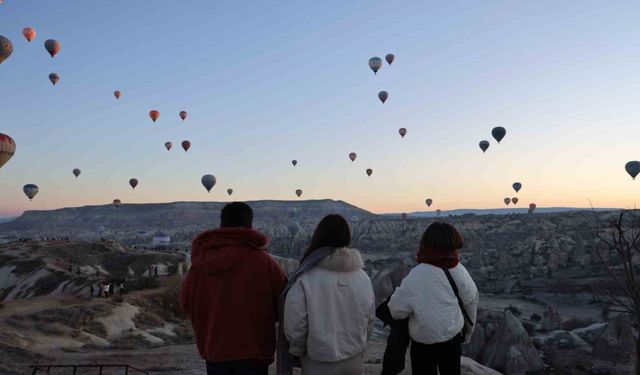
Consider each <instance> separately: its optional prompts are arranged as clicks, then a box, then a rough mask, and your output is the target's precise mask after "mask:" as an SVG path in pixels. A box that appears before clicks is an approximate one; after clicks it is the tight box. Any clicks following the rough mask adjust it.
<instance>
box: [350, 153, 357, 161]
mask: <svg viewBox="0 0 640 375" xmlns="http://www.w3.org/2000/svg"><path fill="white" fill-rule="evenodd" d="M357 157H358V154H356V153H355V152H352V153H350V154H349V159H351V161H356V158H357Z"/></svg>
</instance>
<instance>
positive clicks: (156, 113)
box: [149, 109, 160, 122]
mask: <svg viewBox="0 0 640 375" xmlns="http://www.w3.org/2000/svg"><path fill="white" fill-rule="evenodd" d="M149 117H151V120H152V121H153V122H156V121H157V120H158V119H159V118H160V111H157V110H155V109H152V110H151V111H149Z"/></svg>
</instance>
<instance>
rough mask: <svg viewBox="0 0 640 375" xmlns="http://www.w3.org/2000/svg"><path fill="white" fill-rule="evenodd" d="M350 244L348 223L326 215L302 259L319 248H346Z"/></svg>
mask: <svg viewBox="0 0 640 375" xmlns="http://www.w3.org/2000/svg"><path fill="white" fill-rule="evenodd" d="M350 243H351V229H349V223H347V221H346V220H345V219H344V218H343V217H342V216H340V215H327V216H325V217H324V219H322V220H320V223H319V224H318V227H317V228H316V231H315V232H314V233H313V237H311V244H309V247H308V248H307V250H306V251H305V252H304V255H303V259H304V258H306V257H307V256H308V255H309V254H311V253H312V252H313V251H315V250H317V249H319V248H321V247H346V246H349V244H350Z"/></svg>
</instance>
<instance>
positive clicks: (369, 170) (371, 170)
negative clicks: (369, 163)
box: [367, 168, 373, 177]
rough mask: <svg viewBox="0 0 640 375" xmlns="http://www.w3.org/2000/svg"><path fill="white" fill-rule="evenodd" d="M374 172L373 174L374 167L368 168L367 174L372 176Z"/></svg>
mask: <svg viewBox="0 0 640 375" xmlns="http://www.w3.org/2000/svg"><path fill="white" fill-rule="evenodd" d="M372 174H373V169H371V168H369V169H367V176H369V177H371V175H372Z"/></svg>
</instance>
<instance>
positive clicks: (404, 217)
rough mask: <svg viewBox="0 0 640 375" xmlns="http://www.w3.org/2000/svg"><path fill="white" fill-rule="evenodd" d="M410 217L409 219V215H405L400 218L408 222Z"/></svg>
mask: <svg viewBox="0 0 640 375" xmlns="http://www.w3.org/2000/svg"><path fill="white" fill-rule="evenodd" d="M408 217H409V215H407V214H405V213H402V214H400V218H401V219H402V220H407V218H408Z"/></svg>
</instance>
